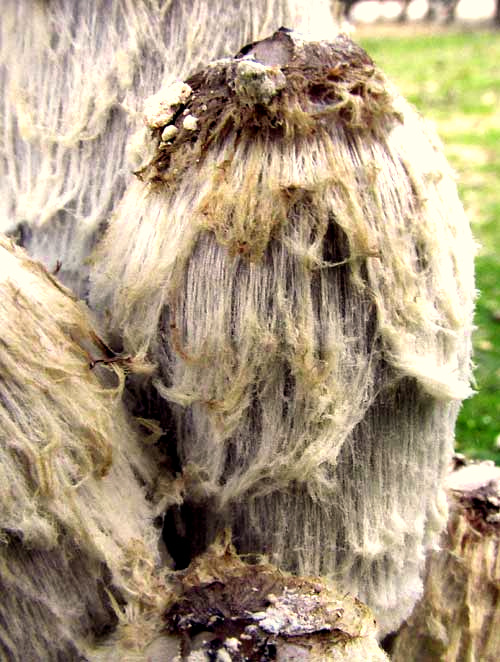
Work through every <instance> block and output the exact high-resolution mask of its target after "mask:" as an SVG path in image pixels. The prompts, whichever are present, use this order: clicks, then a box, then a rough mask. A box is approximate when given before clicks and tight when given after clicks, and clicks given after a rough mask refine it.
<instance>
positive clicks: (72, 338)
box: [0, 237, 160, 662]
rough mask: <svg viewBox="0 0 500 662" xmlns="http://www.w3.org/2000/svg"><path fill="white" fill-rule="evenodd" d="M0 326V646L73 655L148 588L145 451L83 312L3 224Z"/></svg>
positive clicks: (151, 476)
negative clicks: (5, 232) (7, 236)
mask: <svg viewBox="0 0 500 662" xmlns="http://www.w3.org/2000/svg"><path fill="white" fill-rule="evenodd" d="M0 339H1V340H0V590H1V592H2V600H1V604H0V657H1V658H2V660H9V661H10V660H23V661H24V660H30V661H31V660H33V661H34V660H44V661H45V660H47V661H52V660H54V661H55V660H60V659H64V660H65V662H69V661H70V660H78V659H80V656H81V655H82V653H83V651H84V650H85V649H86V647H87V646H90V645H91V643H92V642H93V641H94V640H98V639H99V637H100V636H102V635H104V634H105V633H106V631H108V630H110V629H112V628H114V627H115V626H116V624H117V620H118V619H117V614H120V616H121V618H123V619H124V620H125V621H131V622H133V621H134V613H133V612H135V614H136V615H137V616H139V615H140V614H141V612H142V611H143V606H144V605H148V601H153V603H154V604H155V602H156V600H157V599H158V597H157V596H156V595H155V591H156V589H157V584H159V583H160V582H158V581H157V580H155V577H154V573H153V571H152V568H154V566H155V564H156V563H157V562H158V561H159V552H158V537H159V534H158V531H157V530H156V529H155V528H154V527H153V525H152V520H153V516H154V510H153V506H152V504H151V501H150V500H148V499H147V493H148V492H149V493H150V495H151V493H152V490H153V487H154V483H155V480H156V473H157V468H156V460H155V458H154V456H153V455H152V454H150V452H149V451H148V450H147V449H146V444H145V440H146V436H145V435H143V434H142V433H140V431H139V429H138V428H137V426H135V425H134V424H133V423H132V421H131V420H130V419H129V417H128V416H127V414H126V412H125V410H124V407H123V405H122V403H121V397H120V396H121V390H122V387H123V383H122V382H123V378H124V377H123V373H122V371H121V370H120V368H119V367H117V365H116V364H110V365H109V367H103V366H102V365H101V364H100V363H96V361H99V360H101V359H103V358H104V359H105V358H106V353H105V349H106V348H105V347H104V345H103V344H102V342H101V341H100V340H99V338H98V337H97V335H96V334H95V332H94V331H93V328H92V325H91V323H90V318H89V314H88V313H87V312H86V311H85V309H84V307H83V306H82V305H81V304H79V303H77V302H76V301H75V300H74V299H73V297H72V296H71V294H70V293H69V291H68V290H66V289H65V288H64V287H63V286H62V285H60V284H59V283H58V282H57V281H56V279H55V278H54V277H53V276H51V275H50V274H49V273H48V272H47V271H46V270H45V269H44V267H42V266H41V265H40V264H38V263H36V262H34V261H32V260H31V259H29V258H28V256H27V255H26V253H25V252H24V250H22V249H20V248H17V247H15V246H14V245H13V244H12V242H10V241H9V240H6V239H5V238H1V237H0ZM92 366H94V367H92ZM155 582H156V583H155ZM153 589H154V590H153ZM113 595H114V596H115V597H114V598H113ZM115 603H116V604H115ZM125 603H129V604H128V605H127V607H126V608H125V612H124V613H122V607H123V605H124V604H125ZM113 605H114V606H113ZM127 610H129V611H128V612H127ZM115 612H116V613H115Z"/></svg>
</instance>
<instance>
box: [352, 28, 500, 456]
mask: <svg viewBox="0 0 500 662" xmlns="http://www.w3.org/2000/svg"><path fill="white" fill-rule="evenodd" d="M358 40H359V41H360V42H361V44H362V45H363V46H364V48H365V49H366V50H367V51H368V52H369V53H370V55H371V56H372V58H373V59H374V60H375V62H376V63H377V64H378V65H379V66H380V67H381V68H382V69H383V70H384V71H385V73H386V74H387V75H388V76H389V77H390V78H391V79H392V80H393V81H394V82H395V83H396V84H397V85H398V87H399V89H400V90H401V92H402V93H403V94H404V96H405V97H406V98H407V99H409V100H410V101H411V102H412V103H413V104H414V105H415V106H416V107H417V108H418V109H419V110H420V112H421V113H422V114H423V115H424V116H425V117H427V118H429V119H431V120H433V121H434V122H435V123H436V125H437V129H438V132H439V134H440V135H441V137H442V139H443V141H444V144H445V151H446V153H447V156H448V158H449V160H450V162H451V164H452V165H453V166H454V168H455V170H456V171H457V174H458V181H459V188H460V193H461V196H462V200H463V202H464V205H465V208H466V210H467V212H468V215H469V218H470V220H471V223H472V227H473V230H474V234H475V237H476V239H477V241H478V242H479V244H480V249H479V255H478V257H477V260H476V277H477V287H478V289H479V291H480V296H479V299H478V302H477V311H476V318H475V322H476V326H477V330H476V332H475V334H474V359H475V364H476V366H477V367H476V371H475V376H476V382H477V385H476V388H477V391H478V393H477V395H475V396H474V397H473V398H471V399H470V400H467V401H466V402H465V403H464V405H463V408H462V411H461V414H460V417H459V419H458V423H457V429H456V439H457V449H458V450H459V451H461V452H464V453H466V454H468V455H470V456H473V457H476V458H481V459H493V460H495V461H496V462H497V463H498V464H500V257H499V247H500V232H499V227H500V33H498V32H496V33H495V32H487V31H480V32H439V33H435V34H418V33H413V34H412V33H407V34H404V33H401V34H400V35H398V34H397V33H395V34H390V35H389V36H387V35H385V36H377V37H373V36H371V35H366V36H364V37H361V38H358Z"/></svg>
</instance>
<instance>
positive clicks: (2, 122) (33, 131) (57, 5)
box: [0, 0, 333, 296]
mask: <svg viewBox="0 0 500 662" xmlns="http://www.w3.org/2000/svg"><path fill="white" fill-rule="evenodd" d="M280 25H291V26H293V27H295V28H298V29H303V30H308V31H321V32H322V33H323V36H324V35H327V34H331V33H332V30H333V21H332V17H331V14H330V6H329V1H328V0H313V1H311V0H252V2H248V1H247V0H232V1H231V2H228V1H227V0H210V1H207V0H138V1H131V0H50V2H43V1H42V0H33V1H32V0H21V1H19V0H4V1H3V2H2V11H1V13H0V88H1V89H2V90H3V93H2V100H1V103H0V219H1V220H0V230H1V231H3V232H8V233H10V234H12V235H13V236H15V237H16V238H17V239H18V240H19V241H20V242H21V243H22V244H23V245H25V246H26V248H27V249H28V251H29V252H30V254H31V255H32V256H33V257H36V258H37V259H39V260H41V261H43V262H44V264H45V265H46V266H47V267H48V268H49V269H51V270H52V269H54V268H55V266H56V264H57V262H60V263H61V268H60V272H59V276H60V278H61V279H62V280H63V282H64V283H65V284H66V285H68V286H69V287H72V288H73V289H74V291H75V292H77V293H78V294H79V295H80V296H82V295H85V293H86V291H87V274H88V267H87V264H86V258H87V257H88V255H89V253H90V252H91V249H92V247H93V245H94V244H95V241H96V238H97V236H98V235H99V234H100V232H101V230H102V226H103V225H104V224H105V223H106V222H107V221H108V219H109V217H110V216H111V215H112V213H113V211H114V209H115V207H116V204H117V201H118V200H119V199H120V197H121V194H122V193H123V190H124V188H125V185H126V183H127V182H128V181H129V180H130V178H131V170H133V169H134V168H136V167H138V165H139V164H140V162H141V159H142V158H143V156H144V154H143V153H142V142H143V138H142V133H143V131H144V127H143V125H142V119H141V111H142V105H143V101H144V99H145V98H146V97H148V96H149V95H151V94H152V93H153V92H154V91H157V90H158V89H160V88H161V87H162V86H165V85H168V84H169V83H172V82H173V81H174V80H175V79H176V78H185V77H186V76H187V75H188V74H189V72H191V71H194V70H196V69H197V68H198V67H200V66H201V64H202V63H204V62H207V61H209V60H211V59H213V58H216V57H222V56H224V55H227V54H230V53H232V52H234V51H235V50H237V49H238V48H239V47H240V46H241V44H244V43H248V42H249V41H251V40H252V39H259V38H262V37H264V36H265V35H267V34H269V33H271V32H272V31H273V30H276V29H277V28H279V27H280ZM141 127H142V130H141Z"/></svg>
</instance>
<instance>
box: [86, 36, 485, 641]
mask: <svg viewBox="0 0 500 662" xmlns="http://www.w3.org/2000/svg"><path fill="white" fill-rule="evenodd" d="M145 119H146V121H147V122H148V123H149V126H150V127H151V137H152V147H153V148H154V153H153V157H152V159H151V161H150V162H149V164H147V165H146V166H144V167H143V168H141V169H140V170H139V172H138V175H139V178H140V181H137V182H136V183H135V184H132V185H131V187H130V188H129V190H128V191H127V193H126V194H125V196H124V199H123V201H122V203H121V206H120V209H119V211H118V213H117V214H116V216H115V217H114V219H113V221H112V223H111V226H110V229H109V232H108V234H107V236H106V238H105V240H104V242H103V244H102V245H101V247H100V249H99V252H98V255H97V257H96V267H95V269H94V273H93V304H94V305H95V306H96V307H97V308H98V309H100V310H101V312H102V313H103V314H104V315H105V316H106V318H107V320H108V321H109V327H110V329H111V331H112V332H113V333H115V334H116V336H117V337H118V338H120V342H123V344H124V347H125V350H126V351H127V352H131V353H133V354H134V353H137V354H139V355H141V354H144V353H147V354H148V356H149V357H150V358H151V359H152V360H154V361H156V362H157V363H158V365H159V372H158V376H157V378H156V380H155V386H156V389H157V390H158V392H159V393H160V395H161V396H162V398H163V399H164V402H165V404H164V410H165V411H170V412H171V414H165V416H167V415H171V416H173V418H174V420H175V424H176V435H177V453H178V456H179V460H180V463H181V465H182V480H183V482H184V491H185V500H186V503H185V505H184V508H183V509H181V519H183V521H182V522H181V527H180V528H181V532H180V533H181V537H183V540H184V542H185V543H187V547H188V551H187V553H186V554H187V558H184V559H182V558H180V559H179V563H187V562H189V559H190V557H191V556H192V555H193V554H195V553H197V552H198V551H199V550H202V549H203V548H204V547H205V546H206V545H207V543H208V542H210V541H211V540H212V539H213V537H214V536H215V535H216V533H217V531H219V530H220V529H221V528H222V527H224V526H227V525H229V526H231V527H232V530H233V534H234V541H235V544H236V547H237V549H238V550H239V551H241V552H245V553H259V552H263V553H265V554H267V555H268V556H269V558H271V559H272V561H273V562H275V563H277V564H278V565H279V566H280V567H284V568H287V569H291V570H293V571H294V572H297V573H300V574H308V573H312V574H321V575H329V576H332V577H334V578H335V581H336V582H338V583H339V585H340V586H341V587H343V588H344V589H345V590H346V591H350V592H352V593H353V594H354V595H356V596H359V597H360V598H361V599H363V600H364V601H366V602H367V603H368V604H369V605H370V606H371V607H372V608H373V610H374V612H375V614H376V617H377V619H378V620H379V621H380V622H381V623H382V626H383V629H385V630H386V631H388V630H391V629H393V628H394V627H395V626H397V624H398V623H400V622H401V620H402V619H403V618H404V617H406V616H407V615H408V614H409V613H410V611H411V609H412V607H413V605H414V603H415V601H416V599H417V598H418V597H419V595H420V593H421V590H422V580H421V573H422V569H423V561H424V556H425V552H426V550H427V549H429V548H431V547H432V546H433V545H434V544H436V542H437V539H438V535H439V532H440V530H441V528H442V527H443V525H444V523H445V521H446V499H445V498H444V494H443V492H442V488H441V485H442V481H443V477H444V472H445V470H446V467H447V466H448V464H449V461H450V457H451V454H452V447H453V427H454V423H455V418H456V415H457V411H458V408H459V404H460V400H461V399H463V398H464V397H467V396H468V395H469V393H470V389H469V385H468V380H469V375H470V361H469V357H470V333H471V318H472V308H473V297H474V285H473V269H472V256H471V246H472V239H471V235H470V230H469V225H468V223H467V220H466V218H465V216H464V213H463V209H462V207H461V204H460V202H459V200H458V196H457V191H456V186H455V184H454V181H453V178H452V175H451V173H450V171H449V169H448V166H447V164H446V162H445V160H444V157H443V155H442V152H441V149H440V146H439V143H438V141H437V139H436V137H435V136H434V135H433V134H432V132H431V131H430V130H429V128H428V127H427V126H426V125H425V124H424V122H423V121H422V120H421V119H420V118H419V117H418V116H417V115H416V113H415V112H414V111H413V110H412V109H411V108H410V107H409V106H408V105H407V104H405V102H404V101H403V100H402V99H401V98H400V97H399V96H398V95H397V93H396V92H395V91H394V90H393V89H392V87H391V86H390V84H389V83H388V82H387V81H386V79H385V78H384V76H383V75H382V74H381V72H379V71H378V70H377V69H376V67H375V66H374V64H373V62H372V61H371V60H370V58H369V57H368V56H367V55H366V53H364V52H363V51H362V50H361V49H360V48H359V47H357V46H356V45H355V44H353V43H352V42H351V41H349V40H348V39H347V38H345V37H338V38H337V39H336V40H334V41H333V42H314V41H308V40H306V39H304V38H302V37H300V36H298V35H296V34H293V33H290V32H288V31H286V30H282V31H279V32H278V33H276V34H275V35H274V36H273V37H272V38H270V39H268V40H265V41H264V42H259V43H257V44H253V45H251V46H249V47H246V48H244V49H243V50H242V51H241V52H240V53H239V55H238V56H237V57H236V58H234V59H226V60H221V61H218V62H215V63H212V64H211V65H209V66H208V67H206V68H204V69H202V70H201V71H200V72H198V73H197V74H195V75H194V76H192V77H191V78H189V79H187V81H186V82H185V84H184V85H180V84H176V85H175V86H174V87H172V88H170V89H164V90H162V91H160V93H159V94H157V95H155V97H154V98H153V99H150V100H149V101H148V103H147V104H146V114H145ZM190 518H191V527H190ZM175 519H176V518H175V517H174V518H172V520H168V518H167V521H169V522H172V521H175ZM177 520H179V518H177ZM165 536H166V540H167V544H168V541H169V539H171V538H172V536H173V531H172V529H171V528H168V529H167V530H166V531H165Z"/></svg>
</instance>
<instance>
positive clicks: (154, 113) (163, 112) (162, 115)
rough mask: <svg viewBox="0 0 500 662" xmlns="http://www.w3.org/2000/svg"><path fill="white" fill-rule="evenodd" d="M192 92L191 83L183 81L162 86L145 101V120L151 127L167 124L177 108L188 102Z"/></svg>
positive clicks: (155, 127) (156, 127)
mask: <svg viewBox="0 0 500 662" xmlns="http://www.w3.org/2000/svg"><path fill="white" fill-rule="evenodd" d="M191 93H192V89H191V88H190V87H189V85H188V84H187V83H182V82H181V81H176V82H175V83H172V85H169V86H168V87H165V88H162V89H161V90H160V91H159V92H157V93H156V94H153V96H150V97H148V98H147V99H146V101H145V102H144V122H145V123H146V125H147V126H149V127H150V128H151V129H158V128H160V127H161V126H165V125H166V124H168V123H169V122H170V120H171V119H172V118H173V116H174V115H175V111H176V110H177V108H178V107H179V106H180V105H181V104H183V103H186V101H187V100H188V99H189V97H190V96H191Z"/></svg>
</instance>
